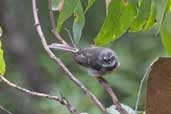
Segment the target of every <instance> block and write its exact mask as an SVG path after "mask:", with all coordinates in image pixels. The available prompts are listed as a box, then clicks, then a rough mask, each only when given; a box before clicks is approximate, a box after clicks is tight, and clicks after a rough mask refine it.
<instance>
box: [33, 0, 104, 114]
mask: <svg viewBox="0 0 171 114" xmlns="http://www.w3.org/2000/svg"><path fill="white" fill-rule="evenodd" d="M32 6H33V16H34V21H35V27H36V31H37V32H38V34H39V37H40V40H41V43H42V45H43V47H44V49H45V50H46V52H47V53H48V55H49V56H50V57H51V59H53V60H54V61H55V62H56V63H57V64H58V65H59V66H60V67H61V68H62V69H63V71H64V72H65V73H66V74H67V76H68V77H69V78H70V80H72V81H73V82H74V83H75V84H76V85H77V86H78V87H80V89H81V90H82V91H83V92H84V93H85V94H86V95H87V96H89V97H90V98H91V100H92V101H93V102H94V103H95V104H96V106H97V107H98V108H99V109H100V110H101V111H102V112H103V113H104V114H106V109H105V108H104V106H103V105H102V104H101V102H100V101H99V100H98V99H97V98H96V96H95V95H93V94H92V93H91V92H90V91H89V90H88V89H87V88H86V87H85V86H84V85H83V84H82V82H81V81H80V80H78V79H77V78H76V77H75V76H74V75H73V74H72V73H71V72H70V71H69V70H68V68H67V67H66V66H65V65H64V64H63V62H62V61H61V59H59V58H57V57H56V56H55V54H54V53H53V52H52V51H51V50H50V49H49V47H48V44H47V42H46V38H45V36H44V34H43V32H42V29H41V26H40V22H39V18H38V13H37V11H38V10H37V6H36V1H35V0H32Z"/></svg>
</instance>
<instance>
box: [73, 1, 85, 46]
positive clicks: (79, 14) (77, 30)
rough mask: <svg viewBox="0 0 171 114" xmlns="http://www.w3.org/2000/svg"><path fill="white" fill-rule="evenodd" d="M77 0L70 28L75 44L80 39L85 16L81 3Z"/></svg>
mask: <svg viewBox="0 0 171 114" xmlns="http://www.w3.org/2000/svg"><path fill="white" fill-rule="evenodd" d="M78 1H79V2H78V4H77V6H76V9H75V11H74V24H73V28H72V30H73V36H74V40H75V42H76V43H77V44H78V42H79V41H80V38H81V33H82V29H83V27H84V24H85V17H84V12H83V9H82V4H81V1H80V0H78Z"/></svg>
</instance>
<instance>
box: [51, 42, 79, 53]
mask: <svg viewBox="0 0 171 114" xmlns="http://www.w3.org/2000/svg"><path fill="white" fill-rule="evenodd" d="M48 47H49V48H51V49H58V50H62V51H64V52H70V53H77V52H78V51H79V49H78V48H74V47H71V46H67V45H64V44H58V43H52V44H51V45H49V46H48Z"/></svg>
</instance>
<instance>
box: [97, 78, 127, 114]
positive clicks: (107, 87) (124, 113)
mask: <svg viewBox="0 0 171 114" xmlns="http://www.w3.org/2000/svg"><path fill="white" fill-rule="evenodd" d="M97 79H98V80H99V82H100V84H101V85H102V86H103V87H104V89H105V90H106V92H107V93H108V94H109V95H110V96H111V98H112V102H113V104H114V105H115V106H116V110H118V111H119V112H120V114H128V112H127V111H126V110H125V109H124V108H122V106H121V104H120V103H119V100H118V98H117V97H116V95H115V93H114V92H113V90H112V88H111V87H110V85H109V84H108V82H107V80H105V79H104V78H103V77H97Z"/></svg>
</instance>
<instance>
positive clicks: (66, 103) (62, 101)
mask: <svg viewBox="0 0 171 114" xmlns="http://www.w3.org/2000/svg"><path fill="white" fill-rule="evenodd" d="M0 79H1V80H2V81H3V82H4V83H5V84H6V85H8V86H10V87H13V88H15V89H17V90H19V91H21V92H24V93H26V94H27V95H31V96H37V97H43V98H48V99H51V100H55V101H57V102H59V103H60V104H61V105H64V106H65V107H66V108H67V109H68V111H69V112H70V113H71V114H78V112H77V110H76V109H75V108H74V107H73V106H72V105H71V104H70V103H69V101H68V100H67V99H66V98H65V97H63V96H61V97H59V96H52V95H49V94H45V93H38V92H34V91H30V90H28V89H25V88H22V87H20V86H18V85H16V84H14V83H12V82H10V81H8V80H7V79H6V78H5V77H4V76H1V75H0ZM9 114H11V113H9Z"/></svg>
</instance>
